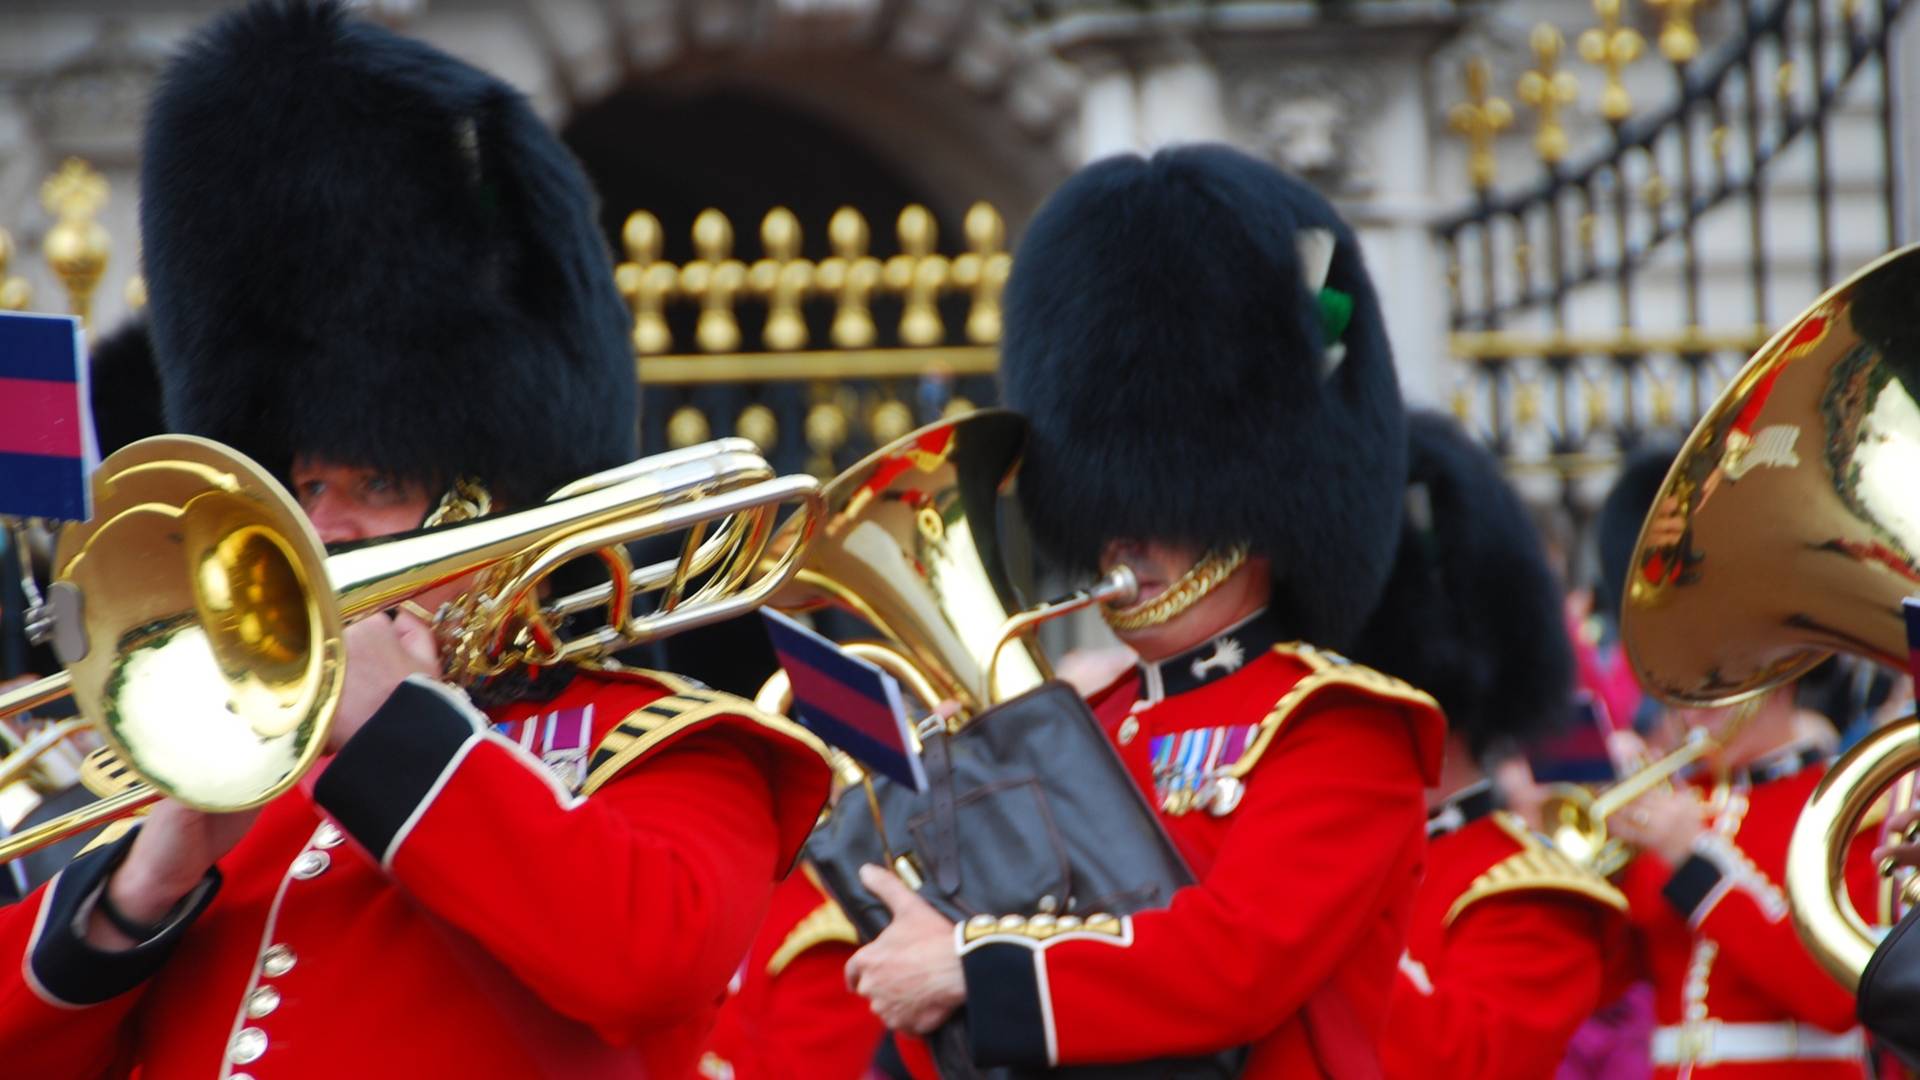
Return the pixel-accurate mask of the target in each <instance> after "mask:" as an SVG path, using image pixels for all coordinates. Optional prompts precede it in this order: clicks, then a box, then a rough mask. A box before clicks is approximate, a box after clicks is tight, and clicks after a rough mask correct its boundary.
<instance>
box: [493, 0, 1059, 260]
mask: <svg viewBox="0 0 1920 1080" xmlns="http://www.w3.org/2000/svg"><path fill="white" fill-rule="evenodd" d="M523 17H524V18H525V19H526V21H527V24H528V26H529V27H530V28H531V29H532V30H533V31H534V32H535V35H536V38H537V41H538V44H539V46H540V47H541V49H542V50H543V51H544V53H545V57H546V64H545V68H546V71H545V78H544V80H543V85H541V86H540V87H539V89H538V90H537V91H536V96H537V99H538V100H539V101H540V103H541V104H542V106H543V107H544V108H545V109H546V110H547V111H548V113H549V115H550V116H551V118H552V119H553V120H554V122H555V124H556V126H559V127H562V128H565V127H567V126H568V124H569V122H570V120H571V118H573V117H574V116H576V115H582V114H587V113H589V112H592V111H594V110H597V109H600V108H602V107H604V106H605V105H606V104H607V103H608V102H610V101H612V102H624V103H626V104H627V105H628V107H629V108H630V109H631V113H632V115H631V123H632V127H633V130H632V151H633V153H635V154H646V155H665V156H666V157H667V158H668V159H669V160H670V159H671V158H672V157H673V156H676V155H680V156H684V155H685V154H686V153H687V150H686V148H684V147H674V146H669V145H662V144H660V143H658V142H657V141H655V140H652V139H650V138H649V137H648V131H647V127H646V115H647V114H646V105H647V104H648V103H649V102H656V103H657V102H668V103H672V104H673V105H674V106H676V107H684V106H685V105H686V103H687V102H689V101H692V100H697V99H700V98H702V97H716V98H720V99H729V100H746V99H752V100H758V101H761V102H764V103H765V104H767V105H768V106H770V107H772V108H774V109H776V110H779V111H782V112H786V113H789V114H791V115H794V116H796V117H799V118H802V119H803V120H804V121H808V122H810V123H803V124H802V125H801V126H802V127H807V126H817V129H826V130H832V131H837V132H838V133H840V135H841V136H843V137H844V138H845V139H846V140H847V141H848V142H849V143H850V144H852V145H854V146H856V147H858V148H860V149H861V150H862V151H863V152H864V154H865V155H866V156H868V157H870V158H871V159H872V160H873V161H875V162H876V163H878V164H879V165H880V166H881V167H883V168H884V169H885V170H886V171H887V172H888V173H889V174H891V175H893V176H897V177H899V178H900V179H901V181H903V182H904V183H905V184H906V185H907V186H908V187H910V188H911V189H913V190H914V191H916V192H918V193H919V197H920V198H921V199H922V200H923V201H925V202H926V203H927V204H928V205H929V206H930V207H931V208H932V209H933V210H934V211H935V213H936V215H937V216H938V217H940V218H941V219H942V220H943V221H948V220H954V221H957V219H958V217H959V214H960V213H961V212H962V211H963V210H964V209H965V207H966V206H967V205H968V204H970V203H972V202H973V201H975V200H978V199H985V200H987V201H989V202H992V203H994V204H995V205H996V206H999V207H1000V208H1001V209H1002V211H1003V212H1004V213H1005V214H1006V216H1007V218H1008V223H1009V225H1010V226H1012V227H1014V228H1015V229H1017V227H1018V225H1019V224H1020V223H1021V222H1022V221H1024V219H1025V217H1026V216H1027V214H1028V213H1029V212H1030V211H1031V209H1032V208H1033V207H1034V206H1035V205H1036V204H1037V203H1038V201H1039V200H1040V198H1042V197H1043V196H1044V195H1045V194H1046V192H1047V191H1048V190H1050V189H1051V188H1052V187H1053V186H1054V185H1055V184H1056V183H1058V182H1059V180H1060V179H1061V178H1062V177H1063V176H1065V175H1066V173H1067V172H1068V171H1069V170H1070V169H1071V167H1072V165H1073V164H1074V159H1075V154H1074V150H1073V140H1074V136H1075V131H1076V127H1077V121H1078V109H1079V77H1078V75H1076V74H1075V73H1074V72H1073V69H1071V68H1070V67H1068V66H1067V65H1064V64H1062V63H1061V62H1060V61H1059V60H1057V59H1056V58H1054V57H1053V56H1052V55H1050V54H1048V53H1047V52H1046V51H1045V50H1044V49H1042V48H1041V47H1040V46H1039V45H1037V44H1036V43H1034V42H1031V41H1029V40H1027V39H1025V38H1024V37H1022V35H1020V33H1019V32H1018V30H1017V28H1015V27H1014V26H1012V25H1010V24H1008V23H1007V22H1006V21H1005V20H1004V19H1003V17H1002V16H1001V15H1000V14H998V12H997V11H996V9H994V8H993V7H992V6H991V5H985V4H978V3H972V2H968V0H563V2H558V3H555V2H550V0H543V2H541V3H531V2H529V3H526V4H525V5H524V7H523ZM796 134H798V133H796ZM768 149H769V151H770V152H771V153H777V152H778V147H777V146H776V147H769V148H768ZM690 168H693V169H696V170H697V168H698V166H697V163H691V162H690ZM778 177H779V173H778V172H774V173H772V174H771V179H769V180H768V182H767V183H766V184H765V185H764V191H765V201H766V204H767V205H771V204H772V203H774V202H778V201H780V200H781V199H782V197H783V196H782V193H781V191H780V185H779V182H778Z"/></svg>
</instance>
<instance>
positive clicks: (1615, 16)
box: [1578, 0, 1646, 124]
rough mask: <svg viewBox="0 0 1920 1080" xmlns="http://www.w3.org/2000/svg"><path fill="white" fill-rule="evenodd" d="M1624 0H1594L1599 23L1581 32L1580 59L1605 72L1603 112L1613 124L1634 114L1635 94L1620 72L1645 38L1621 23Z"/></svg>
mask: <svg viewBox="0 0 1920 1080" xmlns="http://www.w3.org/2000/svg"><path fill="white" fill-rule="evenodd" d="M1620 4H1621V0H1593V13H1594V15H1596V16H1598V17H1599V19H1600V25H1599V26H1595V27H1591V28H1589V29H1587V30H1584V31H1582V32H1581V34H1580V40H1579V43H1578V45H1579V49H1580V59H1582V60H1585V61H1586V62H1587V63H1589V64H1592V65H1593V66H1595V67H1597V68H1599V69H1600V70H1601V71H1602V72H1604V73H1605V75H1606V85H1605V86H1604V88H1602V89H1601V91H1600V115H1601V116H1602V117H1603V118H1605V119H1606V121H1607V122H1608V123H1610V124H1619V123H1621V122H1623V121H1625V120H1626V118H1627V117H1629V116H1631V115H1633V98H1632V96H1631V95H1629V94H1628V93H1627V84H1626V81H1625V80H1624V79H1623V78H1622V76H1621V73H1622V72H1624V71H1625V70H1626V67H1627V65H1628V64H1631V63H1633V62H1634V61H1635V60H1638V59H1640V53H1641V52H1642V51H1643V50H1644V49H1645V48H1646V39H1645V38H1643V37H1641V36H1640V31H1638V30H1635V29H1634V28H1633V27H1631V26H1622V25H1620Z"/></svg>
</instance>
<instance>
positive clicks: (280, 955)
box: [260, 945, 298, 979]
mask: <svg viewBox="0 0 1920 1080" xmlns="http://www.w3.org/2000/svg"><path fill="white" fill-rule="evenodd" d="M296 959H298V958H297V957H295V956H294V955H293V950H292V949H291V948H288V947H287V946H285V945H273V946H269V947H268V949H267V951H266V952H264V953H262V954H260V970H261V971H264V972H266V973H267V974H268V975H270V976H272V977H274V978H276V979H277V978H279V977H280V976H282V975H285V974H286V973H287V972H289V971H292V970H293V963H294V961H295V960H296Z"/></svg>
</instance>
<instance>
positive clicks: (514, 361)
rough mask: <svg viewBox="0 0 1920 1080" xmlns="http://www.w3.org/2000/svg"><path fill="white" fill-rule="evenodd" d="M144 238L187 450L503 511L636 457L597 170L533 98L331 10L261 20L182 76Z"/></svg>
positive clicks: (147, 152)
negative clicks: (501, 504) (456, 481)
mask: <svg viewBox="0 0 1920 1080" xmlns="http://www.w3.org/2000/svg"><path fill="white" fill-rule="evenodd" d="M141 228H142V230H143V234H144V237H143V239H144V246H145V263H146V276H147V287H148V292H149V296H150V299H151V312H152V314H151V319H152V333H153V344H154V350H155V354H156V357H157V359H158V362H159V368H160V378H161V387H162V391H163V395H164V402H165V407H166V414H167V419H168V421H169V423H170V425H171V426H172V427H173V428H174V429H175V430H177V431H181V432H187V433H191V434H198V435H205V436H208V437H210V438H214V439H218V440H220V441H222V442H225V443H228V444H231V445H232V446H234V447H235V448H237V449H239V450H240V451H241V452H243V453H246V454H248V455H249V456H252V457H254V458H256V459H257V460H259V461H260V462H261V463H262V464H264V465H266V466H267V467H268V468H270V469H274V470H276V471H282V470H284V469H285V468H286V467H287V466H288V465H289V463H290V461H291V458H292V457H294V456H295V455H300V454H310V455H313V456H316V457H319V458H323V459H326V460H329V461H333V462H336V463H339V464H344V465H353V466H362V467H371V468H377V469H380V470H382V471H385V472H388V473H390V474H393V475H396V476H398V477H400V478H402V479H407V480H413V481H417V482H420V483H422V484H424V485H425V486H427V487H429V489H433V490H437V489H438V488H439V487H440V486H441V485H443V484H444V483H445V482H447V481H448V480H450V479H451V478H453V477H454V476H456V475H464V476H470V477H474V478H477V479H479V480H481V481H482V482H484V483H486V484H488V485H489V486H490V487H491V488H492V489H493V492H494V494H495V495H496V496H498V497H500V498H503V499H505V500H507V501H509V502H526V501H531V500H535V499H537V498H539V497H540V496H541V495H543V494H544V493H545V492H547V491H548V490H550V489H552V488H553V487H555V486H558V485H559V484H561V483H563V482H566V481H568V480H571V479H573V478H576V477H578V476H581V475H584V474H586V473H589V472H593V471H596V470H599V469H603V468H607V467H609V466H612V465H616V464H619V463H621V462H624V461H627V460H630V459H631V458H632V457H633V455H634V453H635V452H636V449H637V448H636V434H637V413H638V407H639V406H638V394H639V390H638V386H637V383H636V380H635V376H634V366H633V354H632V351H631V348H630V346H629V344H628V339H627V316H626V312H625V309H624V307H623V305H622V302H621V299H620V296H619V293H618V291H617V290H616V289H615V287H614V283H613V275H612V269H611V260H610V257H609V253H608V249H607V247H606V242H605V239H604V238H603V236H602V235H601V233H600V230H599V227H598V225H597V224H596V219H595V205H594V198H593V194H592V192H591V190H590V188H589V186H588V183H587V180H586V178H585V176H584V175H583V174H582V172H581V170H580V167H579V165H578V163H577V162H575V161H574V160H573V158H572V157H571V156H570V155H569V154H568V152H567V151H566V149H565V148H564V147H563V146H562V145H561V144H560V142H559V140H558V139H557V138H555V137H554V135H553V134H552V133H551V132H550V131H548V130H547V129H546V128H545V127H544V126H543V125H542V124H541V123H540V121H539V120H538V119H537V118H536V117H535V116H534V114H533V111H532V109H531V108H530V107H529V105H528V103H527V101H526V100H525V98H524V97H523V96H522V95H521V94H520V93H519V92H518V91H516V90H514V89H513V88H511V87H509V86H508V85H507V84H505V83H504V82H501V81H500V80H499V79H497V78H494V77H493V76H491V75H488V74H486V73H485V72H482V71H479V70H477V69H475V68H473V67H471V66H469V65H468V64H465V63H462V62H461V61H459V60H456V59H454V58H453V57H451V56H448V55H446V54H445V53H442V52H440V51H439V50H437V49H434V48H432V47H430V46H428V45H425V44H423V43H421V42H418V41H414V40H410V39H407V38H403V37H400V36H398V35H395V34H393V33H391V32H389V31H387V30H385V29H383V28H381V27H379V26H377V25H374V24H373V23H370V22H367V21H364V20H362V19H359V18H356V17H354V16H352V15H350V14H349V13H348V12H346V11H344V10H342V8H341V7H340V6H339V5H338V4H335V3H331V2H311V0H257V2H255V3H252V4H250V5H249V6H247V7H245V8H243V9H240V10H238V11H235V12H232V13H229V14H228V15H226V16H223V17H221V18H219V19H217V20H216V21H214V22H213V23H212V24H211V25H209V26H208V27H206V28H205V29H203V30H202V31H201V32H200V33H198V34H197V35H196V36H195V37H193V38H192V39H191V40H190V41H189V42H188V43H187V45H186V46H185V47H184V48H183V49H182V50H181V51H180V52H179V54H178V55H177V56H175V57H174V58H173V59H172V60H171V61H170V63H169V64H168V66H167V68H166V70H165V71H164V73H163V75H162V77H161V79H160V82H159V85H158V88H157V90H156V92H155V96H154V99H153V102H152V107H151V110H150V113H149V116H148V121H147V130H146V140H145V147H144V156H143V161H142V165H141Z"/></svg>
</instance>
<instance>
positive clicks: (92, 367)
mask: <svg viewBox="0 0 1920 1080" xmlns="http://www.w3.org/2000/svg"><path fill="white" fill-rule="evenodd" d="M87 391H88V393H89V395H90V396H91V398H92V404H93V434H94V437H95V439H97V440H98V441H99V443H100V456H101V457H106V456H107V455H108V454H111V453H113V452H114V451H115V450H118V449H120V448H121V447H123V446H125V445H127V444H128V443H130V442H137V441H139V440H141V439H144V438H147V437H148V436H152V435H160V434H164V433H165V432H166V430H167V422H166V420H165V418H163V417H162V416H161V415H160V376H159V375H158V374H156V373H155V372H154V370H153V343H152V342H151V341H150V340H148V337H147V324H146V323H145V322H144V321H142V320H139V319H133V320H129V321H127V322H124V323H121V324H120V326H119V327H117V328H116V329H115V330H114V331H113V333H111V334H108V335H106V336H105V337H102V338H101V339H100V340H99V341H96V342H94V343H93V347H92V348H90V349H89V350H88V351H87Z"/></svg>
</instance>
